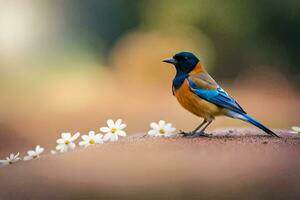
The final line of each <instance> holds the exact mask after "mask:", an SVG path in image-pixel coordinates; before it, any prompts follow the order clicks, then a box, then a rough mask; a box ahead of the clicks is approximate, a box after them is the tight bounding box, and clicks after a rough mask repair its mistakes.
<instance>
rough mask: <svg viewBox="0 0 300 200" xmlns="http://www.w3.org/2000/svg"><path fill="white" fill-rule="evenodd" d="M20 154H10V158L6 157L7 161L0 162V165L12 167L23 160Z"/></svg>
mask: <svg viewBox="0 0 300 200" xmlns="http://www.w3.org/2000/svg"><path fill="white" fill-rule="evenodd" d="M19 155H20V153H19V152H18V153H17V154H16V155H15V154H13V153H11V154H9V156H8V157H6V159H5V160H0V164H2V165H11V164H14V163H15V162H17V161H19V160H21V158H20V157H19Z"/></svg>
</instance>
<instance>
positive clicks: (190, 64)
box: [163, 52, 199, 73]
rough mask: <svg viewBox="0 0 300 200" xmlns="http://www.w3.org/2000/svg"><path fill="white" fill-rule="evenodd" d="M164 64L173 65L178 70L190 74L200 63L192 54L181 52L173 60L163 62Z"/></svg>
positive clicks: (168, 59)
mask: <svg viewBox="0 0 300 200" xmlns="http://www.w3.org/2000/svg"><path fill="white" fill-rule="evenodd" d="M163 62H166V63H171V64H173V65H174V66H175V67H176V69H177V70H179V71H182V72H187V73H189V72H190V71H192V70H193V69H194V67H195V66H196V65H197V63H198V62H199V59H198V58H197V57H196V56H195V55H194V54H192V53H190V52H180V53H177V54H175V55H174V56H173V57H171V58H167V59H165V60H163Z"/></svg>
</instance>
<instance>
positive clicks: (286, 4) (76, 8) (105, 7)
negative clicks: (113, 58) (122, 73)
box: [52, 0, 300, 78]
mask: <svg viewBox="0 0 300 200" xmlns="http://www.w3.org/2000/svg"><path fill="white" fill-rule="evenodd" d="M56 3H58V4H59V5H61V6H63V9H64V12H65V17H66V19H65V20H66V23H65V24H67V25H68V26H71V27H72V28H71V29H70V30H72V33H70V34H71V35H75V37H76V38H77V37H80V38H83V40H84V41H85V42H87V43H88V44H89V45H90V46H92V47H93V48H94V49H95V50H96V51H101V53H102V54H104V55H107V54H108V52H109V50H110V49H111V48H112V47H113V45H114V44H115V42H116V41H117V40H118V38H119V37H120V36H122V35H123V34H125V33H126V32H127V31H129V30H132V29H137V28H144V29H146V30H151V29H164V28H166V27H168V26H172V27H176V26H178V25H181V24H182V25H189V26H193V27H194V28H197V29H199V30H201V31H202V32H204V33H205V34H207V36H208V37H209V38H210V39H211V40H212V41H213V44H214V45H215V47H216V51H217V61H218V62H217V66H219V67H222V68H226V70H216V72H218V73H217V75H219V76H221V77H223V78H226V77H227V78H230V77H232V76H234V75H236V74H237V73H238V72H239V71H240V70H242V68H245V67H249V66H252V65H272V66H277V67H278V68H281V69H282V70H283V71H285V72H287V73H288V72H291V73H294V72H299V71H300V67H299V64H300V59H299V56H298V54H299V52H300V49H299V48H300V42H299V41H300V40H299V35H300V9H299V8H300V2H299V1H298V0H285V1H282V0H275V1H274V0H262V1H253V0H243V1H236V0H227V1H218V0H198V1H194V0H188V1H181V0H161V1H146V0H126V1H125V0H112V1H96V0H88V1H80V0H73V1H56ZM52 4H55V3H52ZM56 6H57V4H56Z"/></svg>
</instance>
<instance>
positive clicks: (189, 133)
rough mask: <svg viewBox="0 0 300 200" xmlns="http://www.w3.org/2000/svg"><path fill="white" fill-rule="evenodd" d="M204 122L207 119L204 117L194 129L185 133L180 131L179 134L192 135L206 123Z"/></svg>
mask: <svg viewBox="0 0 300 200" xmlns="http://www.w3.org/2000/svg"><path fill="white" fill-rule="evenodd" d="M206 122H207V121H206V120H205V119H204V120H203V122H202V123H201V124H200V125H199V126H197V127H196V128H195V130H193V131H192V132H188V133H186V132H183V131H181V132H180V134H182V135H183V136H184V137H185V136H189V135H194V134H195V133H197V131H198V130H199V129H200V128H201V127H202V126H203V125H204V124H205V123H206Z"/></svg>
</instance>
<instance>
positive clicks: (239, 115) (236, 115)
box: [229, 111, 279, 137]
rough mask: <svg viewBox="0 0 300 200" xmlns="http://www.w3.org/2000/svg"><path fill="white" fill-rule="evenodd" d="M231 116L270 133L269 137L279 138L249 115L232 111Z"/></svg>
mask: <svg viewBox="0 0 300 200" xmlns="http://www.w3.org/2000/svg"><path fill="white" fill-rule="evenodd" d="M229 116H231V117H233V118H237V119H241V120H244V121H246V122H249V123H251V124H253V125H254V126H256V127H257V128H260V129H261V130H263V131H264V132H266V133H268V134H269V135H271V136H275V137H279V136H278V135H277V134H276V133H274V132H273V131H271V130H270V129H269V128H267V127H266V126H265V125H263V124H262V123H260V122H258V121H257V120H255V119H254V118H252V117H250V116H249V115H247V114H244V113H236V112H233V111H231V112H229Z"/></svg>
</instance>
